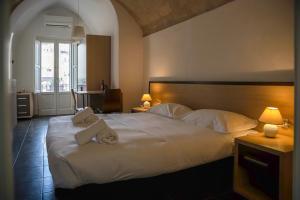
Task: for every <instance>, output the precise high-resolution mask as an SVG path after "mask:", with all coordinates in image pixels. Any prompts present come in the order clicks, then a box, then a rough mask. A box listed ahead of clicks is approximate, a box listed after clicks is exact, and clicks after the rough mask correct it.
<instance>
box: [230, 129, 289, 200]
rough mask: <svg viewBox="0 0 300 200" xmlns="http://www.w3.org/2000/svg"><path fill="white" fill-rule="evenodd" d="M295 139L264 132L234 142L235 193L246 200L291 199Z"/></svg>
mask: <svg viewBox="0 0 300 200" xmlns="http://www.w3.org/2000/svg"><path fill="white" fill-rule="evenodd" d="M292 159H293V138H292V137H290V136H286V135H281V134H277V137H276V138H267V137H265V136H264V134H263V133H258V134H253V135H247V136H242V137H239V138H236V139H235V155H234V191H235V192H236V193H238V194H240V195H242V196H244V197H246V198H247V199H258V200H263V199H278V200H290V199H292Z"/></svg>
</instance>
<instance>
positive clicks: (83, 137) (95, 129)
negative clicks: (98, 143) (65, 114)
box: [75, 120, 103, 145]
mask: <svg viewBox="0 0 300 200" xmlns="http://www.w3.org/2000/svg"><path fill="white" fill-rule="evenodd" d="M102 126H103V125H102V123H101V121H100V120H97V121H96V122H94V123H93V124H91V125H90V126H88V127H87V128H85V129H83V130H81V131H79V132H77V133H76V134H75V139H76V142H77V144H79V145H82V144H86V143H89V142H90V141H91V140H92V138H93V137H95V136H96V135H97V133H99V130H100V128H102Z"/></svg>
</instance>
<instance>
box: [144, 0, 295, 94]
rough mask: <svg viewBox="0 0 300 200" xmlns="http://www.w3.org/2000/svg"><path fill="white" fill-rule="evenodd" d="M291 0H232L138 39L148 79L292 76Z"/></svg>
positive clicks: (288, 78) (273, 78) (280, 78)
mask: <svg viewBox="0 0 300 200" xmlns="http://www.w3.org/2000/svg"><path fill="white" fill-rule="evenodd" d="M293 23H294V22H293V1H292V0H236V1H233V2H231V3H228V4H226V5H224V6H222V7H219V8H217V9H215V10H212V11H210V12H207V13H205V14H202V15H199V16H197V17H194V18H192V19H190V20H188V21H185V22H183V23H180V24H177V25H175V26H172V27H170V28H168V29H165V30H162V31H160V32H157V33H154V34H152V35H150V36H147V37H145V38H144V67H145V69H144V80H145V81H144V86H145V87H144V88H145V89H146V88H147V81H148V80H149V79H152V80H155V79H159V80H166V79H167V80H210V81H292V80H293V74H294V72H293V71H294V52H293V51H294V46H293V44H294V36H293V31H294V30H293Z"/></svg>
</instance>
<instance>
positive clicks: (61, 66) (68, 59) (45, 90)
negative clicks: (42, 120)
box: [35, 40, 75, 115]
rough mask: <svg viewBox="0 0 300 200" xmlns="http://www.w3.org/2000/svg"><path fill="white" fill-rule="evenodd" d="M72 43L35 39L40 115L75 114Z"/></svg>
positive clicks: (36, 86) (36, 87) (36, 79)
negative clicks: (72, 90)
mask: <svg viewBox="0 0 300 200" xmlns="http://www.w3.org/2000/svg"><path fill="white" fill-rule="evenodd" d="M72 47H74V45H72V43H71V42H70V41H62V40H37V41H36V42H35V90H36V93H37V105H38V114H39V115H65V114H72V113H74V111H73V101H72V96H71V87H72V82H73V78H72V71H74V70H72V69H73V68H74V67H73V66H74V64H72V63H74V60H75V59H72V58H73V54H72Z"/></svg>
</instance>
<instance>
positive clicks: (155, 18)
mask: <svg viewBox="0 0 300 200" xmlns="http://www.w3.org/2000/svg"><path fill="white" fill-rule="evenodd" d="M22 1H23V0H11V9H12V11H13V10H14V9H15V8H16V7H17V6H18V5H19V4H20V3H21V2H22ZM116 1H117V2H118V3H120V4H121V5H122V6H123V7H124V8H125V9H126V10H127V11H128V12H129V13H130V14H131V15H132V17H133V18H134V19H135V20H136V22H137V23H138V24H139V26H140V27H141V28H142V30H143V34H144V36H146V35H149V34H151V33H155V32H157V31H160V30H162V29H165V28H168V27H170V26H172V25H175V24H178V23H180V22H183V21H185V20H188V19H190V18H192V17H194V16H196V15H199V14H202V13H205V12H207V11H210V10H212V9H215V8H217V7H220V6H222V5H224V4H226V3H229V2H231V1H233V0H116Z"/></svg>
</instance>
